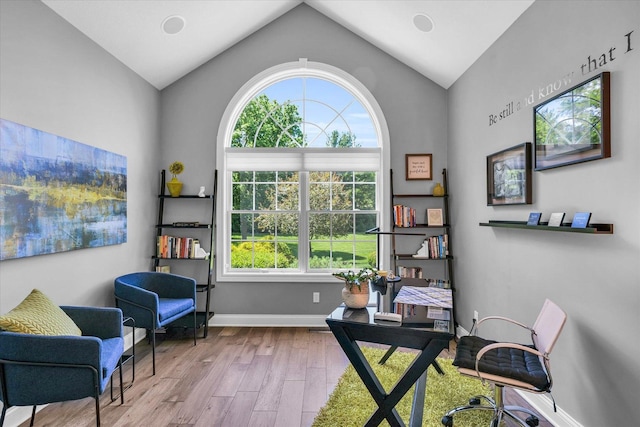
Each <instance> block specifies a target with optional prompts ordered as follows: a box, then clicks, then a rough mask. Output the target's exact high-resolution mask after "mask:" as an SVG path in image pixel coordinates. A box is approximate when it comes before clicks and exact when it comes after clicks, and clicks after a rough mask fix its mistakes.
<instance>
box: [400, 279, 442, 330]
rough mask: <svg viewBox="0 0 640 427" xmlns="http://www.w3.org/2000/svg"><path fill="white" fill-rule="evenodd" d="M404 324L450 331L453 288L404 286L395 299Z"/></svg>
mask: <svg viewBox="0 0 640 427" xmlns="http://www.w3.org/2000/svg"><path fill="white" fill-rule="evenodd" d="M393 302H394V303H395V307H396V312H398V313H400V314H402V322H403V324H414V325H425V326H429V327H433V328H434V329H436V330H441V331H445V332H446V331H448V330H449V322H450V321H451V309H452V308H453V294H452V292H451V289H443V288H432V287H426V286H403V287H402V288H400V291H399V292H398V295H397V296H396V298H395V299H394V300H393Z"/></svg>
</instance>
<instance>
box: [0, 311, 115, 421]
mask: <svg viewBox="0 0 640 427" xmlns="http://www.w3.org/2000/svg"><path fill="white" fill-rule="evenodd" d="M60 308H61V309H62V310H63V311H64V312H65V313H67V315H68V316H69V317H70V318H71V319H72V320H73V321H74V322H75V324H76V325H77V326H78V328H80V330H81V331H82V336H67V335H59V336H51V335H32V334H22V333H15V332H7V331H1V332H0V400H2V403H3V405H2V415H1V417H0V426H2V425H3V424H4V419H5V415H6V411H7V409H8V408H10V407H12V406H33V411H32V413H31V425H33V422H34V419H35V414H36V406H37V405H44V404H47V403H54V402H63V401H67V400H76V399H84V398H85V397H93V398H94V399H95V402H96V425H98V426H99V425H100V395H101V394H102V392H103V391H104V390H105V388H106V386H107V383H109V380H110V379H111V375H112V374H113V372H114V371H115V369H116V368H119V371H120V402H121V403H124V393H123V391H124V390H123V386H122V360H121V356H122V353H124V335H123V326H122V311H121V310H119V309H117V308H113V307H70V306H61V307H60ZM112 392H113V391H112ZM113 400H114V399H113V393H112V401H113Z"/></svg>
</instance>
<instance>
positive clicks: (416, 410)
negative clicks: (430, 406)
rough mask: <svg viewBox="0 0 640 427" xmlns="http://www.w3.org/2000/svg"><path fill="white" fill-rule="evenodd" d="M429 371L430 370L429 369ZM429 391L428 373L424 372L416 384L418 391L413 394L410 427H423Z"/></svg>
mask: <svg viewBox="0 0 640 427" xmlns="http://www.w3.org/2000/svg"><path fill="white" fill-rule="evenodd" d="M427 369H428V368H427ZM426 390H427V371H424V372H423V373H422V375H420V378H418V381H417V382H416V389H415V392H414V393H413V403H412V404H411V416H410V417H409V426H410V427H421V426H422V416H423V414H424V395H425V392H426Z"/></svg>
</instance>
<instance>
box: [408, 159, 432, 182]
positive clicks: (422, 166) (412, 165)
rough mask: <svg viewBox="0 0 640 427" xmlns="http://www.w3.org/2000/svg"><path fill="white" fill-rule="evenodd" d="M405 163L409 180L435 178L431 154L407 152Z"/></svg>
mask: <svg viewBox="0 0 640 427" xmlns="http://www.w3.org/2000/svg"><path fill="white" fill-rule="evenodd" d="M405 163H406V165H405V170H406V180H407V181H412V180H425V181H428V180H431V179H433V178H432V174H431V168H432V156H431V154H406V155H405Z"/></svg>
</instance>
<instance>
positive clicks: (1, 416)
mask: <svg viewBox="0 0 640 427" xmlns="http://www.w3.org/2000/svg"><path fill="white" fill-rule="evenodd" d="M6 414H7V405H5V404H4V403H3V404H2V414H0V426H3V425H4V416H5V415H6Z"/></svg>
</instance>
